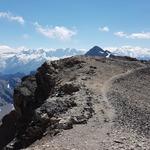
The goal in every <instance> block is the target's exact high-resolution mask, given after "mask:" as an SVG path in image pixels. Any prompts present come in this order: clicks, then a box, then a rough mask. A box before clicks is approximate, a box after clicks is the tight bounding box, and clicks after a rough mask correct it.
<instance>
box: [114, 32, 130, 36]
mask: <svg viewBox="0 0 150 150" xmlns="http://www.w3.org/2000/svg"><path fill="white" fill-rule="evenodd" d="M114 35H116V36H118V37H126V36H127V35H126V33H124V32H122V31H119V32H115V33H114Z"/></svg>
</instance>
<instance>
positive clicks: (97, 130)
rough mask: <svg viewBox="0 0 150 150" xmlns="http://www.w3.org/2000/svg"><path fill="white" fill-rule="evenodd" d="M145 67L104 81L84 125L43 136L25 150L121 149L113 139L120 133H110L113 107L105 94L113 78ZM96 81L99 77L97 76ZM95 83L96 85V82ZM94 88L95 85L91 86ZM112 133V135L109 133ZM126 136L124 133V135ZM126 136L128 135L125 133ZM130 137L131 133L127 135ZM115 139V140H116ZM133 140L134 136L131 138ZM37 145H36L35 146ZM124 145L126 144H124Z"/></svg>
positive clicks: (123, 75)
mask: <svg viewBox="0 0 150 150" xmlns="http://www.w3.org/2000/svg"><path fill="white" fill-rule="evenodd" d="M143 68H146V67H145V66H144V67H140V68H138V69H133V70H128V71H127V72H125V73H121V74H117V75H114V76H112V77H111V78H109V79H108V80H107V81H105V82H104V84H103V86H101V85H100V86H99V87H97V86H96V87H97V88H99V90H100V92H99V93H98V92H96V96H97V99H98V101H99V102H97V103H96V104H95V106H94V107H95V108H94V110H95V115H94V116H93V117H92V118H91V119H89V121H88V123H87V124H85V125H76V126H74V127H73V129H71V130H65V131H63V132H62V133H61V134H60V135H58V136H56V137H55V138H54V139H52V140H50V139H49V137H44V138H43V140H42V141H40V143H37V144H35V145H36V146H35V147H34V146H33V147H32V148H29V149H27V150H38V149H52V150H106V149H108V150H112V149H113V150H115V149H118V150H119V149H121V148H120V147H119V146H120V145H119V144H118V143H115V142H114V141H115V139H117V140H118V139H119V138H120V137H119V136H121V134H122V133H120V134H119V133H115V134H114V135H113V134H112V126H113V120H114V117H115V109H114V108H113V107H112V106H111V104H110V102H109V100H108V98H107V94H108V92H109V89H110V88H111V87H112V84H113V82H114V81H115V80H117V79H119V78H122V77H125V76H127V75H129V74H131V73H133V72H134V71H137V70H140V69H143ZM96 78H97V79H96V80H95V82H96V81H98V80H100V78H99V77H98V76H97V77H96ZM95 85H98V83H96V84H95ZM93 90H95V87H94V88H93ZM111 134H112V135H111ZM117 135H119V136H118V137H117ZM125 136H126V135H125ZM127 136H128V135H127ZM129 137H131V135H129ZM117 140H116V141H117ZM132 140H134V138H133V139H132ZM37 145H38V146H37ZM115 146H116V147H115ZM124 146H126V145H124ZM131 146H132V145H131Z"/></svg>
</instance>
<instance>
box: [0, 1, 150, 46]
mask: <svg viewBox="0 0 150 150" xmlns="http://www.w3.org/2000/svg"><path fill="white" fill-rule="evenodd" d="M0 45H8V46H10V47H21V46H25V47H28V48H39V47H42V48H66V47H70V48H84V49H89V48H91V47H92V46H94V45H99V46H101V47H121V46H124V45H131V46H139V47H145V48H150V1H149V0H124V1H123V0H0Z"/></svg>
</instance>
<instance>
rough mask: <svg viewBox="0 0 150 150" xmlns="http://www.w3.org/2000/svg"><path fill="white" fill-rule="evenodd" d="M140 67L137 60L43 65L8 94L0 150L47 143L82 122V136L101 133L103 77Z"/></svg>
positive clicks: (106, 116)
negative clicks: (47, 138) (84, 128)
mask: <svg viewBox="0 0 150 150" xmlns="http://www.w3.org/2000/svg"><path fill="white" fill-rule="evenodd" d="M143 65H144V64H142V63H141V62H138V61H124V60H118V59H112V58H109V59H108V58H104V57H103V58H101V57H92V58H91V57H84V56H83V57H82V56H79V57H71V58H66V59H63V60H59V61H53V62H50V61H48V62H45V63H44V64H43V65H42V66H41V67H40V68H39V69H38V70H37V72H36V74H35V75H30V76H26V77H24V78H23V79H22V82H21V85H19V86H18V87H17V88H16V89H15V90H14V106H15V110H14V111H12V112H11V113H10V114H8V115H7V116H5V117H4V118H3V120H2V125H1V126H0V149H2V148H3V149H8V150H17V149H22V148H26V147H28V146H29V145H31V144H32V143H33V142H35V141H36V140H38V139H41V138H42V137H44V136H47V135H49V136H50V137H51V138H53V137H54V136H55V135H56V134H58V133H62V132H61V131H63V130H68V129H74V126H75V125H76V126H79V124H81V125H82V126H84V125H85V126H86V125H88V122H90V125H88V126H90V127H91V128H90V129H88V128H87V132H88V130H92V129H94V130H93V131H92V132H95V134H96V135H99V133H97V129H99V128H100V127H101V128H102V130H101V129H100V130H101V131H103V133H105V132H107V128H108V127H109V126H111V119H112V118H111V117H112V115H111V114H110V108H111V105H110V104H109V105H108V102H107V93H105V92H104V91H103V90H102V87H103V86H104V84H105V82H107V80H108V79H109V78H111V77H113V76H115V75H117V74H121V73H125V72H127V71H128V70H132V69H133V70H134V69H136V68H139V67H141V66H143ZM108 81H109V80H108ZM106 87H107V86H106ZM104 90H105V88H104ZM111 109H113V108H111ZM105 127H106V128H105ZM103 128H104V130H103ZM81 131H82V130H81ZM92 132H91V133H92ZM2 135H4V136H2ZM106 135H107V136H109V135H110V134H109V133H108V134H106ZM88 139H90V138H88Z"/></svg>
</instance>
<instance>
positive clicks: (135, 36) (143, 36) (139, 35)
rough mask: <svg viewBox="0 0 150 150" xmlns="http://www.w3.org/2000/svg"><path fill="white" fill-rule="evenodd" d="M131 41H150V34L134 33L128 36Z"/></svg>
mask: <svg viewBox="0 0 150 150" xmlns="http://www.w3.org/2000/svg"><path fill="white" fill-rule="evenodd" d="M128 38H131V39H150V32H140V33H132V34H131V35H129V36H128Z"/></svg>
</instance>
